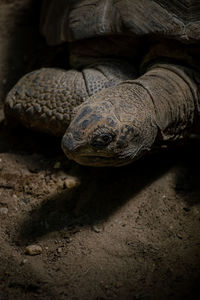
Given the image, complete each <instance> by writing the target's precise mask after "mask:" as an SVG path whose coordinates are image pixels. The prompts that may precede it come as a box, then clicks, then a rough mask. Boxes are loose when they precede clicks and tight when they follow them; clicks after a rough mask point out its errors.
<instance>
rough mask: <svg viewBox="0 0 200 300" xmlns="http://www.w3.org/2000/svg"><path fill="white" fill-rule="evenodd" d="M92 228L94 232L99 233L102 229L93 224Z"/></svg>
mask: <svg viewBox="0 0 200 300" xmlns="http://www.w3.org/2000/svg"><path fill="white" fill-rule="evenodd" d="M92 230H93V231H94V232H96V233H100V232H101V231H102V229H101V228H99V227H97V226H96V225H93V226H92Z"/></svg>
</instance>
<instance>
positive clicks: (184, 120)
mask: <svg viewBox="0 0 200 300" xmlns="http://www.w3.org/2000/svg"><path fill="white" fill-rule="evenodd" d="M192 75H193V73H192V71H191V70H189V69H186V68H184V67H181V66H178V65H169V64H157V65H154V66H153V67H151V68H150V69H149V70H147V72H146V73H145V74H144V75H143V76H141V77H140V78H138V79H136V80H129V81H125V82H122V83H120V84H118V85H117V86H115V87H111V88H107V89H105V90H103V91H101V92H100V93H98V94H96V95H93V96H92V97H90V98H89V99H88V100H87V101H86V102H85V103H83V104H82V105H80V106H79V107H77V108H76V109H75V112H74V113H75V116H74V118H73V120H72V122H71V123H70V126H69V127H68V129H67V131H66V133H65V135H64V137H63V140H62V148H63V150H64V152H65V154H66V155H67V157H68V158H70V159H73V160H75V161H76V162H78V163H80V164H83V165H89V166H121V165H125V164H128V163H131V162H132V161H133V160H135V159H137V158H138V157H140V156H141V155H143V154H144V153H145V152H147V151H149V150H151V149H152V147H153V145H154V144H155V142H156V141H158V140H159V141H160V142H163V141H173V140H176V139H181V138H183V137H185V136H186V135H187V133H188V131H190V130H191V127H192V125H193V123H194V120H195V115H197V112H198V101H199V99H198V93H197V86H196V84H195V83H194V82H193V80H192Z"/></svg>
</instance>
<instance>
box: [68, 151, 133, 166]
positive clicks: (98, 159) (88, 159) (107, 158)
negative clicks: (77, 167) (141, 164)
mask: <svg viewBox="0 0 200 300" xmlns="http://www.w3.org/2000/svg"><path fill="white" fill-rule="evenodd" d="M70 158H71V159H73V160H74V161H76V162H77V163H79V164H81V165H84V166H91V167H118V166H123V165H127V164H129V163H130V160H129V159H120V158H119V157H117V156H114V155H112V156H111V155H110V154H103V153H99V154H98V153H90V154H89V153H88V154H86V153H85V154H84V153H81V154H80V153H79V155H72V156H71V157H70Z"/></svg>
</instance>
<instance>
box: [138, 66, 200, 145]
mask: <svg viewBox="0 0 200 300" xmlns="http://www.w3.org/2000/svg"><path fill="white" fill-rule="evenodd" d="M193 74H194V71H193V70H190V69H188V68H185V67H182V66H179V65H172V64H156V65H154V66H152V67H151V68H150V69H149V70H148V71H147V72H146V73H145V74H144V75H143V76H141V77H140V78H139V79H137V80H134V82H135V83H137V84H141V87H143V88H144V89H146V91H147V93H148V96H149V98H150V99H151V102H152V104H153V113H154V115H155V123H154V125H156V126H157V128H158V134H159V136H158V140H160V141H174V140H177V139H181V138H184V137H185V136H186V135H187V134H188V132H189V131H190V130H191V127H192V125H193V123H194V119H195V115H196V112H197V111H198V110H199V108H198V107H199V104H198V101H199V100H198V88H197V85H196V83H195V82H194V81H193V79H192V78H193ZM195 75H197V74H195Z"/></svg>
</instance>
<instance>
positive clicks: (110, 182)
mask: <svg viewBox="0 0 200 300" xmlns="http://www.w3.org/2000/svg"><path fill="white" fill-rule="evenodd" d="M33 2H34V5H33V4H32V3H31V1H29V0H15V1H8V0H7V1H6V0H1V1H0V97H1V103H3V100H4V97H5V95H6V93H7V91H8V90H9V88H10V87H11V86H12V85H13V84H14V83H15V82H16V80H17V79H18V78H20V77H21V75H22V74H24V73H25V72H27V71H29V70H31V69H34V68H36V67H40V66H44V65H45V66H47V65H49V61H51V63H52V61H54V56H56V57H58V55H57V54H58V53H59V54H60V55H59V60H55V64H54V65H56V64H57V65H59V64H60V63H61V62H62V63H63V64H66V61H67V57H66V56H65V55H63V53H64V52H63V51H64V50H63V48H62V49H59V48H56V49H55V48H48V47H47V46H46V44H45V42H44V40H43V38H42V37H40V35H39V31H38V23H39V18H38V15H39V5H38V4H37V3H36V2H37V1H33ZM199 153H200V142H199V141H198V140H191V141H190V142H189V143H188V144H187V145H185V146H184V147H178V148H174V149H171V150H170V151H169V150H168V151H166V150H162V151H160V152H159V154H152V155H150V156H148V157H145V158H143V159H141V160H139V161H138V162H136V163H134V164H132V165H129V166H127V167H121V168H109V169H105V168H100V169H96V168H87V167H81V166H78V165H77V164H75V163H73V162H70V161H68V160H67V159H66V158H65V156H64V154H63V153H62V151H61V149H60V141H59V140H57V139H55V138H51V137H48V136H46V135H42V134H38V133H34V132H30V131H28V130H25V129H19V128H16V129H15V128H13V129H10V128H9V127H8V126H6V125H5V121H3V114H2V110H1V124H0V225H1V226H0V300H7V299H8V300H11V299H15V300H18V299H27V300H31V299H54V300H55V299H56V300H57V299H58V300H61V299H74V300H75V299H92V300H97V299H98V300H100V299H101V300H103V299H130V300H134V299H141V300H145V299H153V300H154V299H199V297H200V279H199V278H200V251H199V248H200V233H199V227H200V185H199V182H200V173H199V169H200V159H199ZM70 184H71V186H70ZM73 184H74V185H75V186H74V187H73V186H72V185H73ZM29 245H37V246H40V247H41V248H42V253H39V254H38V255H35V256H30V255H28V254H26V251H27V250H26V247H27V246H29ZM41 248H39V249H40V251H39V252H41Z"/></svg>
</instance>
